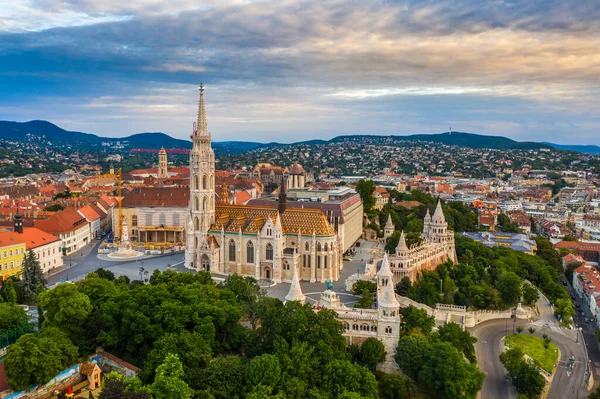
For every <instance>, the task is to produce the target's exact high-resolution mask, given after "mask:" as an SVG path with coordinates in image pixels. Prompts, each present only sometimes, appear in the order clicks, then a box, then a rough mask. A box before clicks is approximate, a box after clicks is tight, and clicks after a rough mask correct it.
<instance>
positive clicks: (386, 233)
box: [383, 214, 394, 238]
mask: <svg viewBox="0 0 600 399" xmlns="http://www.w3.org/2000/svg"><path fill="white" fill-rule="evenodd" d="M392 234H394V223H393V222H392V215H391V214H389V215H388V219H387V222H386V223H385V227H384V228H383V238H388V237H391V236H392Z"/></svg>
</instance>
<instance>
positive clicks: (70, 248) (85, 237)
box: [59, 222, 92, 255]
mask: <svg viewBox="0 0 600 399" xmlns="http://www.w3.org/2000/svg"><path fill="white" fill-rule="evenodd" d="M59 238H60V239H61V240H62V246H63V247H65V248H67V253H66V254H67V255H70V254H72V253H73V252H76V251H79V250H81V249H82V248H83V247H84V246H86V245H87V244H89V243H90V242H91V241H92V237H91V233H90V226H89V223H87V222H86V223H84V224H82V225H81V226H80V227H79V228H78V229H77V230H74V231H71V232H70V233H67V234H60V235H59Z"/></svg>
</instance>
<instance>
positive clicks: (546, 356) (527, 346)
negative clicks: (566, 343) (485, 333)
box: [504, 334, 558, 373]
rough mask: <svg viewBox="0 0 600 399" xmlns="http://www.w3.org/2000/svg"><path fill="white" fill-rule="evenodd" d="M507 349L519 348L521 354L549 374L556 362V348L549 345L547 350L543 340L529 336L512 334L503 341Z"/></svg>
mask: <svg viewBox="0 0 600 399" xmlns="http://www.w3.org/2000/svg"><path fill="white" fill-rule="evenodd" d="M504 343H505V344H506V346H508V347H509V348H514V347H516V346H519V347H521V349H523V352H524V353H525V354H526V355H527V356H529V357H531V358H532V359H533V361H534V362H535V364H537V365H538V366H540V367H541V368H543V369H544V370H546V371H547V372H549V373H551V372H552V369H553V368H554V364H556V361H557V360H558V347H557V346H556V345H554V344H553V343H550V346H549V347H548V349H545V348H544V340H543V339H542V338H538V337H535V336H533V335H529V334H512V335H509V336H507V337H506V338H505V339H504Z"/></svg>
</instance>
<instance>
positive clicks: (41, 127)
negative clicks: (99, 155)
mask: <svg viewBox="0 0 600 399" xmlns="http://www.w3.org/2000/svg"><path fill="white" fill-rule="evenodd" d="M27 134H32V135H36V136H43V137H44V138H45V139H46V140H48V141H49V142H52V143H57V144H70V145H72V146H79V147H81V148H93V147H100V146H101V145H102V143H103V142H104V143H106V142H108V143H113V144H114V143H116V142H117V141H128V142H129V148H148V149H159V148H161V147H165V148H190V147H191V143H190V141H188V140H181V139H176V138H173V137H171V136H169V135H167V134H165V133H160V132H154V133H137V134H133V135H131V136H127V137H122V138H114V137H111V138H109V137H100V136H97V135H95V134H90V133H83V132H73V131H68V130H64V129H62V128H60V127H58V126H56V125H54V124H53V123H50V122H48V121H42V120H35V121H29V122H10V121H0V138H4V139H19V140H23V139H25V137H26V135H27ZM348 141H351V142H361V143H365V144H367V143H369V144H381V145H385V144H387V145H401V144H403V143H406V142H430V143H441V144H446V145H457V146H462V147H469V148H494V149H501V150H508V149H520V150H528V149H540V148H557V149H565V150H572V151H578V152H582V153H588V154H600V147H597V146H565V145H559V144H551V143H535V142H529V141H515V140H512V139H509V138H507V137H502V136H487V135H482V134H473V133H462V132H446V133H439V134H414V135H407V136H397V135H394V136H379V135H344V136H337V137H335V138H333V139H331V140H329V141H327V140H318V139H315V140H307V141H302V142H298V143H293V144H307V145H322V144H328V143H341V142H348ZM212 145H213V148H214V150H215V151H216V152H217V153H218V154H220V155H231V154H240V153H244V152H247V151H252V150H256V149H268V148H273V147H278V146H283V145H287V144H281V143H277V142H272V143H259V142H247V141H222V142H213V144H212Z"/></svg>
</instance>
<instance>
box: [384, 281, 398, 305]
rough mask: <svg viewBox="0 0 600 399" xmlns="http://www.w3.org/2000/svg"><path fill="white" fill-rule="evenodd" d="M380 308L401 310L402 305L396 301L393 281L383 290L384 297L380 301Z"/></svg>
mask: <svg viewBox="0 0 600 399" xmlns="http://www.w3.org/2000/svg"><path fill="white" fill-rule="evenodd" d="M379 306H380V307H384V308H399V307H400V303H399V302H398V299H396V293H395V292H394V287H393V286H392V284H391V281H390V282H389V283H388V284H387V285H386V286H385V288H384V289H383V295H382V296H381V298H380V299H379Z"/></svg>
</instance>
